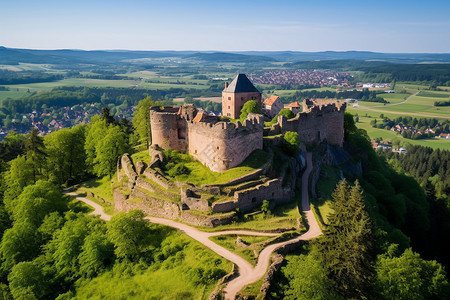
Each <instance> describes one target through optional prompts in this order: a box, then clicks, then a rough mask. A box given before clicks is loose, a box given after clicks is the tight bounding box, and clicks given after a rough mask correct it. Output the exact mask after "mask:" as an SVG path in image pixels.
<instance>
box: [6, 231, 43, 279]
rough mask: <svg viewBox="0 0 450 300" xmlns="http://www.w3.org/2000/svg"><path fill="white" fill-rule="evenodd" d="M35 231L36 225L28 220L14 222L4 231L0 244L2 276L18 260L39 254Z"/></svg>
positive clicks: (24, 259)
mask: <svg viewBox="0 0 450 300" xmlns="http://www.w3.org/2000/svg"><path fill="white" fill-rule="evenodd" d="M35 233H36V227H35V226H33V225H32V224H31V223H28V222H22V223H17V224H14V226H13V227H12V228H9V229H7V230H6V231H5V233H4V234H3V237H2V242H1V244H0V258H1V262H2V263H1V267H0V270H1V273H2V275H3V276H5V275H6V274H8V273H9V271H10V270H11V268H12V267H13V266H14V265H16V264H18V263H19V262H21V261H29V260H32V259H33V258H35V257H36V256H37V255H39V246H40V245H39V243H38V241H37V239H36V234H35Z"/></svg>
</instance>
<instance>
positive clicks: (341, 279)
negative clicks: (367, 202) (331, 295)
mask: <svg viewBox="0 0 450 300" xmlns="http://www.w3.org/2000/svg"><path fill="white" fill-rule="evenodd" d="M332 197H333V200H334V201H333V205H332V208H333V210H334V212H333V213H332V214H331V215H330V216H329V219H328V220H329V224H330V225H329V226H328V227H327V228H326V229H325V230H324V235H323V237H322V238H321V239H320V240H319V245H318V247H319V253H320V254H321V258H322V264H323V266H324V267H325V269H326V270H327V272H328V274H329V277H330V278H331V279H332V280H333V281H334V282H335V283H336V288H337V291H338V292H339V293H340V294H341V295H342V296H344V297H346V298H364V297H366V296H368V295H369V294H370V290H369V289H370V281H371V279H372V276H373V258H374V256H373V240H374V236H373V230H372V224H371V222H370V219H369V215H368V213H367V210H366V208H365V206H364V199H363V193H362V189H361V186H360V185H359V183H358V181H356V183H355V185H354V186H353V187H350V186H349V184H348V183H347V181H346V180H343V181H341V182H340V183H339V184H338V185H337V187H336V190H335V191H334V193H333V195H332Z"/></svg>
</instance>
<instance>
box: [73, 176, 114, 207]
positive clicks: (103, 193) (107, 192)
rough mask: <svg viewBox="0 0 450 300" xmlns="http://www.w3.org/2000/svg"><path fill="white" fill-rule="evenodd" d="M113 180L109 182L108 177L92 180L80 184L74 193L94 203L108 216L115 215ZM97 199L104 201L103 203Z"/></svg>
mask: <svg viewBox="0 0 450 300" xmlns="http://www.w3.org/2000/svg"><path fill="white" fill-rule="evenodd" d="M113 182H114V180H113V181H111V180H109V176H105V177H103V178H94V179H91V180H89V181H86V182H84V183H82V184H81V185H80V186H79V187H78V188H77V189H76V190H75V191H74V192H75V193H77V194H79V195H81V196H83V197H85V198H87V199H89V200H92V201H94V202H95V203H97V204H99V205H101V206H102V207H103V211H104V212H105V213H106V214H108V215H115V214H116V213H117V212H116V211H115V210H114V199H113V192H112V184H113ZM98 197H100V198H102V199H104V200H105V201H106V203H105V202H103V201H102V200H100V199H99V198H98Z"/></svg>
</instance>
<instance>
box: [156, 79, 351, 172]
mask: <svg viewBox="0 0 450 300" xmlns="http://www.w3.org/2000/svg"><path fill="white" fill-rule="evenodd" d="M249 100H255V101H257V102H258V103H259V104H260V105H261V93H260V92H259V91H258V90H257V89H256V88H255V87H254V86H253V84H252V83H251V82H250V80H248V78H247V76H245V75H244V74H238V75H237V76H236V77H235V78H234V80H233V81H232V83H231V84H230V85H228V84H226V85H225V89H224V90H223V92H222V114H223V115H224V116H230V117H231V118H236V117H238V116H239V115H238V113H240V109H241V108H242V106H243V104H244V103H245V102H247V101H249ZM345 107H346V103H345V101H343V100H328V99H321V100H308V99H305V100H304V101H303V111H302V112H300V113H298V114H297V115H296V116H295V117H294V118H292V119H289V120H288V119H286V117H285V116H279V117H278V123H277V124H275V125H273V126H272V127H271V128H269V129H268V130H265V129H264V122H263V116H262V115H258V114H249V115H248V117H247V118H246V119H245V120H244V121H243V122H242V123H241V122H240V121H236V122H235V123H233V122H231V121H230V120H228V119H223V120H221V119H220V118H219V117H216V116H210V115H208V114H207V113H206V112H204V111H202V110H197V109H196V108H195V106H194V105H192V104H185V105H183V106H165V107H159V106H154V107H151V109H150V120H151V124H152V127H151V135H152V145H154V146H155V145H157V146H159V147H161V148H163V149H174V150H178V151H188V152H189V154H190V155H192V156H193V157H194V158H196V159H197V160H199V161H200V162H202V163H203V164H204V165H206V166H207V167H209V168H210V169H211V170H212V171H215V172H223V171H226V170H228V169H231V168H233V167H236V166H238V165H239V164H240V163H242V162H243V161H244V160H245V159H246V158H247V157H248V156H249V155H250V154H251V153H252V152H253V151H254V150H256V149H262V148H263V132H264V134H265V135H277V134H284V133H286V132H287V131H294V132H297V133H298V134H299V137H300V140H301V141H302V142H303V143H305V144H314V143H320V142H322V141H326V142H327V143H328V144H330V145H336V146H342V144H343V141H344V111H345Z"/></svg>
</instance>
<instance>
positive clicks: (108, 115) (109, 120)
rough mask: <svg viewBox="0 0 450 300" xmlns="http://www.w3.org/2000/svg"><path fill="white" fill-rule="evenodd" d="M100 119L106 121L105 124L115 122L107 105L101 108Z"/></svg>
mask: <svg viewBox="0 0 450 300" xmlns="http://www.w3.org/2000/svg"><path fill="white" fill-rule="evenodd" d="M102 119H103V120H104V121H106V123H107V124H115V123H116V120H115V119H114V117H113V116H111V113H110V110H109V108H108V107H107V106H104V107H103V108H102Z"/></svg>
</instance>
